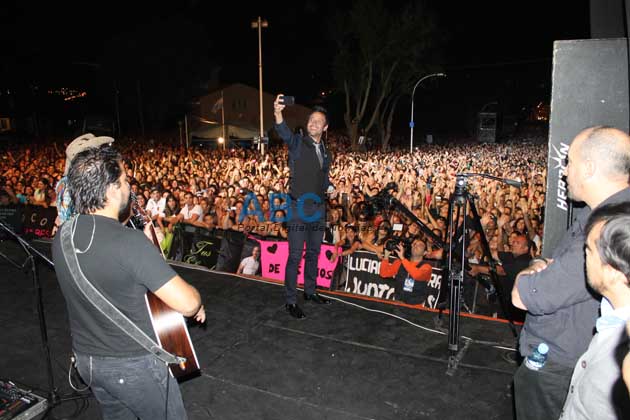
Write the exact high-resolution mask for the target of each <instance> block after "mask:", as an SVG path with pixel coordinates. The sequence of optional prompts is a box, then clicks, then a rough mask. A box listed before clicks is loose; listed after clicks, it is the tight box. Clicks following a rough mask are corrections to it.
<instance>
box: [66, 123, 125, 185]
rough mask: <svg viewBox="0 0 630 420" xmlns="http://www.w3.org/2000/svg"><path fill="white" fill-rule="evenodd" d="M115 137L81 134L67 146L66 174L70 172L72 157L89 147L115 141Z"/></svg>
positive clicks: (92, 147)
mask: <svg viewBox="0 0 630 420" xmlns="http://www.w3.org/2000/svg"><path fill="white" fill-rule="evenodd" d="M113 142H114V139H113V138H111V137H107V136H99V137H96V136H95V135H94V134H92V133H86V134H81V135H80V136H79V137H77V138H76V139H74V140H72V142H71V143H70V144H69V145H68V147H66V169H65V170H64V171H63V174H64V175H67V174H68V169H70V163H72V159H74V157H75V156H76V155H78V154H79V153H81V152H82V151H84V150H87V149H94V148H97V147H100V146H102V145H104V144H107V143H113Z"/></svg>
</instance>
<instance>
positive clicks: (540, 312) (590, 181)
mask: <svg viewBox="0 0 630 420" xmlns="http://www.w3.org/2000/svg"><path fill="white" fill-rule="evenodd" d="M629 172H630V137H628V135H627V134H626V133H624V132H623V131H621V130H618V129H615V128H611V127H602V126H596V127H591V128H587V129H585V130H583V131H581V132H580V133H579V134H578V135H577V136H576V137H575V139H574V140H573V142H572V143H571V147H570V148H569V154H568V163H567V167H566V169H565V173H566V174H567V184H568V193H569V198H570V199H571V200H573V201H576V202H581V201H583V202H585V203H586V204H587V206H588V207H587V208H586V209H585V211H583V212H581V214H580V215H579V216H578V217H577V219H576V220H575V221H574V222H573V224H572V225H571V227H570V228H569V230H568V231H567V232H566V233H565V234H564V235H563V237H562V238H561V240H560V242H559V243H558V244H557V246H556V248H555V249H554V251H553V253H552V255H551V256H552V259H551V260H545V259H534V260H533V263H532V264H531V265H530V266H529V267H528V268H526V269H525V270H523V271H522V272H520V273H519V274H518V276H517V277H516V281H515V283H514V288H513V289H512V303H513V304H514V306H516V307H517V308H521V309H524V310H526V311H527V315H526V317H525V324H524V326H523V329H522V331H521V336H520V341H519V350H520V353H521V355H522V356H523V357H524V358H527V357H528V356H530V355H531V354H532V352H533V351H534V349H535V348H537V347H538V345H539V344H541V343H545V344H547V346H548V347H549V353H548V356H547V361H546V363H545V365H544V367H543V368H542V369H540V370H531V369H529V368H528V367H527V366H526V365H525V363H522V364H521V366H520V367H519V369H518V370H517V372H516V374H515V375H514V397H515V405H516V416H517V418H518V420H523V419H542V418H548V419H556V418H558V417H560V412H561V409H562V405H563V403H564V401H565V399H566V397H567V393H568V392H569V385H570V382H571V374H572V372H573V368H574V366H575V364H576V362H577V360H578V358H579V357H580V355H582V354H583V353H584V352H585V351H586V349H587V347H588V344H589V342H590V341H591V338H592V336H593V329H594V327H595V321H596V319H597V312H598V308H599V300H598V299H597V297H595V296H594V295H593V293H592V291H591V290H590V289H589V288H588V287H587V285H586V278H585V277H586V276H585V272H584V239H585V237H584V226H585V224H586V220H587V218H588V216H589V213H590V211H588V210H590V209H592V210H596V209H597V208H598V207H600V206H603V205H606V204H612V203H620V202H630V188H629V185H628V173H629Z"/></svg>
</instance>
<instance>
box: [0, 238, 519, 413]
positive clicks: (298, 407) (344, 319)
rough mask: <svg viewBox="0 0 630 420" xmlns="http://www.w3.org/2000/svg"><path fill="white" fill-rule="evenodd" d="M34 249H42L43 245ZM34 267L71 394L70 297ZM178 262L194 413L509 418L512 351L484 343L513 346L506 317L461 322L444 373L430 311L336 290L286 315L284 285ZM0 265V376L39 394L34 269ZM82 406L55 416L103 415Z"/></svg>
mask: <svg viewBox="0 0 630 420" xmlns="http://www.w3.org/2000/svg"><path fill="white" fill-rule="evenodd" d="M37 248H38V249H41V250H43V251H44V252H45V253H47V254H49V249H48V248H49V247H48V246H47V244H45V243H38V244H37ZM0 251H1V252H2V253H3V254H8V255H9V256H11V257H12V258H14V259H20V260H23V259H24V257H23V256H21V255H20V252H19V249H16V248H15V245H14V244H12V243H11V242H2V243H0ZM20 262H21V261H20ZM39 267H40V269H39V272H40V277H41V283H42V287H43V297H44V305H45V315H46V322H47V324H48V336H49V341H50V347H51V353H52V358H53V370H54V375H55V385H56V387H57V388H58V389H59V391H60V393H61V394H64V395H68V394H70V393H71V391H72V390H71V388H70V386H69V385H68V379H67V376H68V364H69V362H68V357H69V354H70V335H69V330H68V322H67V319H66V310H65V303H64V300H63V297H62V295H61V293H60V290H59V287H58V285H57V282H56V278H55V274H54V271H53V270H52V269H50V268H48V267H46V266H45V263H40V264H39ZM174 268H175V269H176V271H177V272H178V273H179V274H180V275H181V276H182V277H184V278H185V279H186V280H188V281H189V282H190V283H192V284H193V285H194V286H195V287H197V288H198V289H199V291H200V293H201V295H202V297H203V301H204V304H205V306H206V312H207V318H208V319H207V324H206V326H205V328H199V327H193V328H191V330H190V333H191V336H192V339H193V342H194V343H195V348H196V351H197V355H198V358H199V361H200V364H201V367H202V369H203V374H202V375H201V377H198V378H195V379H192V380H190V381H188V382H185V383H183V384H181V390H182V394H183V397H184V404H185V406H186V408H187V412H188V417H189V419H191V420H196V419H239V420H243V419H269V420H281V419H287V420H289V419H299V420H310V419H313V420H314V419H423V418H427V419H511V418H513V414H512V412H513V410H512V395H511V381H512V374H513V372H514V371H515V370H516V367H517V366H516V364H515V363H513V362H510V361H509V360H510V356H511V355H512V354H513V352H512V351H510V350H507V349H503V348H497V346H493V345H491V344H490V343H486V342H492V343H500V344H501V345H502V346H505V347H506V348H513V347H514V345H515V340H514V338H513V336H512V333H511V332H510V330H509V328H508V326H507V325H506V324H505V323H501V322H496V321H489V320H482V319H472V318H462V319H461V325H460V332H461V334H462V335H463V336H466V337H469V338H471V339H473V340H474V341H473V342H472V343H471V344H470V346H469V347H468V349H467V352H466V353H465V355H464V357H463V359H462V361H461V364H460V365H459V368H458V369H457V370H456V371H455V373H454V375H452V376H448V375H446V371H447V360H448V352H447V338H446V336H445V335H440V334H438V333H436V332H432V331H428V330H424V329H423V328H420V326H421V327H426V328H429V329H434V328H435V327H434V321H435V318H436V316H437V315H436V314H435V313H433V312H427V311H422V310H417V309H412V308H406V307H401V306H394V305H388V304H385V303H382V302H374V301H369V300H362V299H358V298H351V297H347V296H339V295H334V296H333V297H335V298H339V299H342V300H343V301H345V303H344V302H342V301H335V302H334V303H333V304H332V305H329V306H323V307H320V306H315V305H313V304H305V305H303V308H304V310H305V312H306V315H307V318H306V319H305V320H294V319H293V318H291V317H289V315H288V314H287V313H286V312H285V310H284V306H283V291H284V290H283V288H282V286H281V285H278V284H275V283H271V282H264V281H258V280H255V279H249V278H242V277H237V276H235V275H230V274H223V273H217V272H211V271H208V270H198V269H191V268H188V267H182V266H174ZM0 272H1V273H2V275H1V276H0V322H1V323H2V325H3V333H2V336H1V338H0V348H1V349H2V355H3V357H2V359H1V360H0V379H9V380H12V381H13V382H15V383H18V384H21V385H22V386H23V387H28V388H30V389H34V390H35V391H36V392H38V391H40V392H39V393H40V394H45V393H46V390H47V389H48V386H47V376H46V368H45V363H44V356H43V352H42V347H41V339H40V333H39V321H38V317H37V312H36V302H35V291H34V288H33V284H32V280H31V277H30V273H29V272H28V271H22V270H19V269H17V268H14V267H12V266H11V265H10V264H8V263H6V262H5V261H4V260H3V259H0ZM323 293H325V292H323ZM391 315H395V316H397V317H401V318H403V319H404V320H407V321H409V322H411V323H414V324H417V325H411V324H410V323H408V322H405V321H404V320H402V319H399V318H395V317H393V316H391ZM444 325H445V326H446V325H448V319H447V318H446V317H445V318H444ZM462 345H463V341H462ZM88 404H89V405H87V406H85V405H84V406H83V407H82V406H81V403H76V402H66V403H63V404H62V405H60V406H58V407H57V408H55V410H54V414H55V417H57V418H62V417H69V416H71V415H73V414H75V412H76V411H77V410H79V409H83V410H82V411H81V412H80V414H79V415H78V416H76V417H74V418H77V419H100V418H101V416H100V414H99V410H98V408H97V402H96V400H94V399H93V398H90V399H89V400H88Z"/></svg>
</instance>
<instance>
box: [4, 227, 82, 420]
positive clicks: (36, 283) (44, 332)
mask: <svg viewBox="0 0 630 420" xmlns="http://www.w3.org/2000/svg"><path fill="white" fill-rule="evenodd" d="M0 228H2V229H3V230H4V231H5V232H7V233H8V234H9V235H11V236H13V237H14V238H15V239H16V240H17V241H18V243H19V244H20V246H21V247H22V249H23V250H24V252H25V253H26V254H27V258H26V262H25V263H24V265H26V263H27V262H29V261H30V263H31V264H30V265H31V276H32V279H33V288H34V289H35V297H36V300H37V315H38V318H39V332H40V335H41V339H42V349H43V351H44V357H45V360H46V373H47V376H48V378H47V379H48V395H47V397H46V399H47V400H48V410H51V409H52V408H54V407H55V406H56V405H58V404H60V403H62V402H64V401H69V400H75V399H83V398H89V397H88V396H84V395H81V396H78V397H70V398H63V399H62V398H61V397H60V396H59V394H58V393H57V389H56V388H55V379H54V376H53V368H52V360H51V357H50V346H49V344H48V328H47V327H46V314H45V312H44V301H43V298H42V285H41V282H40V280H39V273H38V271H37V261H36V259H35V256H38V257H40V258H41V259H43V260H44V261H46V262H47V263H48V264H49V265H50V266H51V267H54V266H55V264H54V263H53V262H52V261H51V260H50V259H49V258H48V257H47V256H45V255H44V254H42V253H41V252H39V251H38V250H36V249H35V248H33V247H32V246H31V245H30V244H29V243H28V242H26V241H25V240H24V239H22V238H21V237H20V236H19V235H18V234H17V233H15V232H13V230H11V228H9V227H8V226H7V225H5V224H4V223H3V222H2V221H0ZM23 267H24V266H22V267H20V268H23Z"/></svg>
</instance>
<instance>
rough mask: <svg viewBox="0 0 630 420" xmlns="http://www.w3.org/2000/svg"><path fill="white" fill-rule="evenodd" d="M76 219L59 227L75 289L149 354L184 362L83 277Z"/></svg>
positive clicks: (62, 247)
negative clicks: (77, 248)
mask: <svg viewBox="0 0 630 420" xmlns="http://www.w3.org/2000/svg"><path fill="white" fill-rule="evenodd" d="M77 220H78V217H74V218H72V219H70V220H68V221H67V222H66V223H64V224H63V225H62V226H61V230H60V231H59V234H60V235H61V250H62V252H63V257H64V260H65V261H66V264H67V266H68V269H69V270H70V274H71V276H72V279H73V280H74V283H75V284H76V286H77V288H78V289H79V290H80V291H81V293H82V294H83V296H85V298H86V299H87V300H88V301H89V302H90V303H91V304H92V305H94V307H95V308H96V309H98V310H99V312H101V313H102V314H103V315H104V316H105V317H106V318H107V319H109V320H110V321H111V322H112V323H113V324H114V325H116V326H117V327H118V328H120V329H121V330H122V331H123V332H124V333H125V334H127V335H128V336H129V337H131V338H132V339H133V340H134V341H135V342H136V343H138V344H139V345H141V346H142V347H143V348H145V349H146V350H147V351H148V352H149V353H151V354H153V355H154V356H155V357H157V358H158V359H160V360H161V361H163V362H164V363H167V364H173V363H175V364H181V363H184V362H186V358H184V357H180V356H176V355H174V354H171V353H169V352H167V351H166V350H164V349H163V348H162V347H160V345H159V344H158V343H156V342H155V340H153V339H152V338H151V337H149V336H148V335H147V334H146V333H145V332H144V331H142V330H141V329H140V328H139V327H138V326H137V325H136V324H134V323H133V322H132V321H131V320H130V319H129V318H127V316H125V314H123V313H122V312H120V310H119V309H118V308H116V307H115V306H114V305H113V304H112V303H111V302H110V301H109V300H107V298H106V297H105V296H103V294H102V293H101V292H100V291H99V290H98V289H96V288H95V287H94V286H93V285H92V283H90V281H89V280H88V279H87V278H86V277H85V275H84V274H83V271H81V267H80V266H79V259H78V258H77V254H76V248H75V246H74V238H73V237H72V231H73V226H74V225H75V224H76V223H77Z"/></svg>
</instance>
